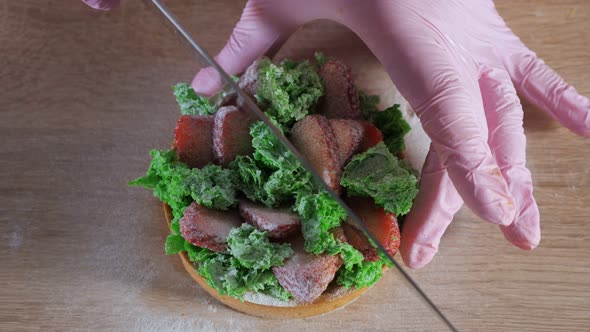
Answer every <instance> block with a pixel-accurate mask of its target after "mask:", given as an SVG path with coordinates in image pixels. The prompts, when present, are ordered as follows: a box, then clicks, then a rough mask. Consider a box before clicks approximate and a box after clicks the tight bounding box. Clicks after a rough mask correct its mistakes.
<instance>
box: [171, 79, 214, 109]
mask: <svg viewBox="0 0 590 332" xmlns="http://www.w3.org/2000/svg"><path fill="white" fill-rule="evenodd" d="M173 91H174V96H175V97H176V101H177V102H178V106H180V112H181V113H182V114H184V115H211V114H215V107H214V105H212V104H211V102H209V99H207V97H203V96H199V95H198V94H197V93H196V92H195V90H193V88H192V87H191V86H190V85H188V84H187V83H178V84H176V85H175V86H174V87H173Z"/></svg>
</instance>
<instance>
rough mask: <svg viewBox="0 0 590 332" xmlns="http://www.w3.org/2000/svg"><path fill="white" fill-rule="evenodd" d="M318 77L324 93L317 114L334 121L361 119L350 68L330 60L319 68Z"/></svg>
mask: <svg viewBox="0 0 590 332" xmlns="http://www.w3.org/2000/svg"><path fill="white" fill-rule="evenodd" d="M319 75H320V77H321V78H322V81H323V83H324V91H325V94H324V98H323V101H322V103H321V105H320V107H319V113H320V114H323V115H325V116H327V117H328V118H335V119H362V113H361V109H360V102H359V97H358V91H357V90H356V87H355V86H354V84H353V82H352V74H351V71H350V68H348V66H346V65H345V64H344V63H343V62H341V61H337V60H330V61H328V62H327V63H325V64H324V65H323V66H322V68H320V70H319Z"/></svg>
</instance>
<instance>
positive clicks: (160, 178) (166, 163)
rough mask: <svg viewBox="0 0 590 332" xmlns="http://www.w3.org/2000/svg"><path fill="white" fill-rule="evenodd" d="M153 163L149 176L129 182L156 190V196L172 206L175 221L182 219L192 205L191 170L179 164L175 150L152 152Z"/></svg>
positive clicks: (148, 172) (132, 184)
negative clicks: (188, 183) (187, 184)
mask: <svg viewBox="0 0 590 332" xmlns="http://www.w3.org/2000/svg"><path fill="white" fill-rule="evenodd" d="M150 155H151V156H152V161H151V163H150V167H149V169H148V171H147V174H146V175H145V176H143V177H140V178H138V179H136V180H134V181H131V182H129V185H131V186H143V187H146V188H148V189H153V190H154V196H156V197H158V198H159V199H160V200H161V201H162V202H164V203H166V204H168V205H170V207H171V208H172V212H173V215H174V218H175V219H179V218H181V217H182V213H183V212H184V208H185V207H187V206H188V205H189V204H190V203H191V198H190V194H189V192H188V190H187V187H186V178H187V177H188V175H189V174H190V172H191V170H190V168H188V166H186V165H185V164H183V163H181V162H178V160H177V158H176V153H175V152H174V151H173V150H168V151H162V150H152V151H150Z"/></svg>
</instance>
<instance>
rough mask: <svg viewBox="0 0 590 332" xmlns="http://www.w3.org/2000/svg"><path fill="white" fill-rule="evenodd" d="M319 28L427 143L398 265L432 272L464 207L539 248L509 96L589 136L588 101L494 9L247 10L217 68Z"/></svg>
mask: <svg viewBox="0 0 590 332" xmlns="http://www.w3.org/2000/svg"><path fill="white" fill-rule="evenodd" d="M105 1H106V0H105ZM315 19H330V20H334V21H336V22H339V23H341V24H343V25H345V26H347V27H348V28H350V29H351V30H352V31H354V32H355V33H356V34H357V35H358V36H359V37H360V38H361V39H362V40H363V41H364V42H365V43H366V44H367V46H368V47H369V48H370V49H371V51H372V52H373V53H374V54H375V56H376V57H377V58H378V59H379V61H380V62H381V63H382V64H383V65H384V66H385V68H386V70H387V72H388V73H389V76H390V77H391V79H392V80H393V83H394V84H395V85H396V87H397V88H398V89H399V90H400V92H401V94H402V95H403V96H404V97H405V98H406V99H407V100H408V102H409V103H410V105H411V106H412V108H413V109H414V111H415V112H416V114H417V115H418V117H419V118H420V121H421V123H422V126H423V128H424V130H425V132H426V133H427V134H428V136H429V137H430V138H431V140H432V144H431V147H430V151H429V153H428V156H427V158H426V162H425V164H424V166H423V169H422V172H421V173H422V174H421V182H420V187H421V188H420V192H419V194H418V197H417V198H416V201H415V205H414V207H413V208H412V210H411V212H410V214H409V215H408V216H407V218H406V220H405V224H404V229H403V233H402V244H401V248H400V251H401V254H402V257H403V259H404V261H405V263H406V264H407V265H408V266H409V267H412V268H419V267H422V266H424V265H425V264H427V263H428V262H430V260H431V259H432V257H433V256H434V254H435V253H436V251H437V250H438V245H439V242H440V238H441V236H442V234H443V233H444V231H445V230H446V229H447V227H448V226H449V224H450V222H451V221H452V219H453V216H454V215H455V213H456V212H457V211H458V210H459V209H460V208H461V206H462V205H463V202H465V203H466V204H467V205H468V206H469V208H471V210H473V211H474V212H475V213H476V214H477V215H479V216H480V217H481V218H483V219H485V220H487V221H490V222H492V223H494V224H498V225H500V229H501V230H502V232H503V233H504V236H505V237H506V238H507V239H508V240H509V241H510V242H512V243H513V244H514V245H516V246H518V247H520V248H523V249H533V248H535V247H536V246H537V245H538V244H539V241H540V227H539V210H538V207H537V204H536V202H535V199H534V197H533V187H532V180H531V174H530V172H529V170H528V169H527V168H526V166H525V161H526V156H525V148H526V138H525V135H524V130H523V127H522V122H523V111H522V107H521V104H520V101H519V99H518V97H517V95H516V92H517V91H518V92H519V93H520V94H521V95H522V96H524V97H525V98H527V99H528V100H529V101H531V102H532V103H534V104H536V105H538V106H539V107H541V108H542V109H544V110H545V111H547V112H548V113H549V114H551V115H552V116H553V117H554V118H555V119H557V120H558V121H560V122H561V123H562V124H563V125H564V126H566V127H567V128H569V129H570V130H572V131H574V132H575V133H577V134H579V135H582V136H585V137H590V100H589V99H588V98H586V97H583V96H580V95H579V94H578V93H577V92H576V90H575V89H574V88H573V87H571V86H569V85H568V84H567V83H565V82H564V81H563V80H562V79H561V78H560V77H559V76H558V75H557V74H556V73H555V72H554V71H553V70H551V69H550V68H549V67H547V66H546V65H545V64H544V63H543V61H542V60H540V59H538V58H537V57H536V55H535V53H534V52H532V51H531V50H529V49H528V48H526V46H525V45H523V43H522V42H521V41H520V40H519V39H518V37H516V36H515V35H514V34H513V33H512V31H510V29H509V28H508V27H507V26H506V23H505V22H504V20H503V19H502V18H501V17H500V16H499V15H498V13H497V11H496V9H495V7H494V3H493V2H492V1H491V0H446V1H436V0H390V1H386V0H375V1H360V0H358V1H354V0H324V1H313V0H274V1H272V0H250V1H249V2H248V3H247V4H246V7H245V9H244V11H243V13H242V17H241V19H240V21H239V22H238V23H237V25H236V27H235V28H234V31H233V33H232V35H231V37H230V39H229V41H228V43H227V45H226V46H225V47H224V48H223V49H222V50H221V52H220V53H219V54H218V55H217V56H216V60H217V61H218V62H219V64H220V65H221V66H222V67H223V68H224V69H225V70H226V71H227V72H228V73H229V74H232V75H235V74H239V73H242V72H243V71H244V70H245V69H246V67H247V66H248V65H249V64H250V63H252V62H253V61H254V60H255V59H256V58H258V57H260V56H262V55H265V54H272V53H273V52H274V51H276V50H277V49H278V48H279V47H280V46H281V45H282V43H283V42H284V41H285V40H286V39H287V38H288V37H289V36H290V35H291V33H293V32H294V31H295V30H296V29H297V28H298V27H299V26H301V25H302V24H304V23H306V22H309V21H311V20H315ZM192 85H193V87H194V89H195V90H196V91H197V92H199V93H203V94H212V93H214V92H216V91H217V90H219V89H220V87H221V80H220V78H219V76H218V75H217V74H216V73H215V72H214V71H213V70H211V69H204V70H202V71H200V72H199V73H198V74H197V76H196V77H195V79H194V80H193V83H192Z"/></svg>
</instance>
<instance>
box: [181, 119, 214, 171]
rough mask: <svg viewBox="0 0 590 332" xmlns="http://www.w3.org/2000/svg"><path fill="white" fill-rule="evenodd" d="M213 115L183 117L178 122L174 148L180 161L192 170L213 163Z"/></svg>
mask: <svg viewBox="0 0 590 332" xmlns="http://www.w3.org/2000/svg"><path fill="white" fill-rule="evenodd" d="M212 133H213V115H183V116H181V117H180V118H179V119H178V121H176V129H175V130H174V148H175V149H176V154H177V156H178V159H179V160H180V161H181V162H183V163H185V164H187V165H188V166H189V167H191V168H200V167H203V166H205V165H207V164H208V163H210V162H212V161H213V148H212V145H213V140H212Z"/></svg>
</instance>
